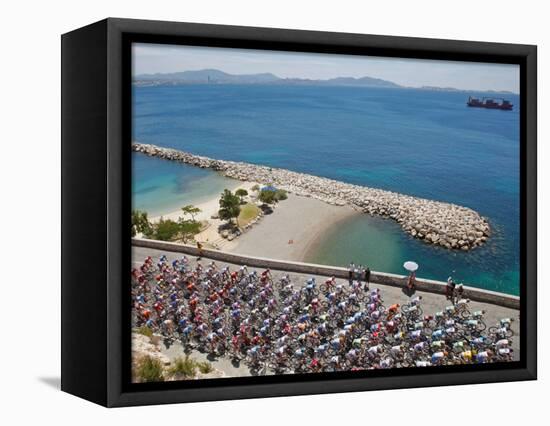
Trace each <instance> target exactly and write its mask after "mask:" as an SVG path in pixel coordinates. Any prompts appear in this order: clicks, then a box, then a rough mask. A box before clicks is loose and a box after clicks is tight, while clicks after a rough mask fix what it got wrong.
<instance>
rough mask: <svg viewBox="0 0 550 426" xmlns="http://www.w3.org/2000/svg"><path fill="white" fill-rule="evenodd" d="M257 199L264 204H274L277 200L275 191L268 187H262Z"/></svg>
mask: <svg viewBox="0 0 550 426" xmlns="http://www.w3.org/2000/svg"><path fill="white" fill-rule="evenodd" d="M258 199H259V200H260V201H261V202H262V203H265V204H275V203H276V202H277V201H278V200H277V192H276V191H272V190H269V189H262V190H261V191H260V195H259V196H258Z"/></svg>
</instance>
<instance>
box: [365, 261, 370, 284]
mask: <svg viewBox="0 0 550 426" xmlns="http://www.w3.org/2000/svg"><path fill="white" fill-rule="evenodd" d="M365 283H366V284H367V289H368V286H369V284H370V268H369V267H368V266H367V269H365Z"/></svg>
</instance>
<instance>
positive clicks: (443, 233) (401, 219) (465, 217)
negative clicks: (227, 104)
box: [132, 142, 491, 251]
mask: <svg viewBox="0 0 550 426" xmlns="http://www.w3.org/2000/svg"><path fill="white" fill-rule="evenodd" d="M132 149H133V150H134V151H136V152H140V153H143V154H146V155H149V156H154V157H159V158H164V159H167V160H172V161H179V162H181V163H185V164H190V165H193V166H197V167H201V168H210V169H213V170H216V171H218V172H220V173H221V174H223V175H224V176H227V177H230V178H233V179H238V180H241V181H249V182H258V183H259V184H272V185H275V186H277V187H278V188H281V189H284V190H286V191H288V192H291V193H294V194H296V195H299V196H304V197H312V198H316V199H318V200H321V201H324V202H326V203H328V204H334V205H342V206H343V205H349V206H352V207H354V208H355V209H357V210H360V211H362V212H364V213H368V214H370V215H378V216H382V217H384V218H391V219H393V220H395V221H396V222H398V223H399V224H400V226H401V228H402V229H403V230H404V231H405V232H407V233H408V234H410V235H411V236H413V237H414V238H418V239H420V240H422V241H424V242H426V243H428V244H434V245H438V246H441V247H444V248H447V249H456V250H464V251H468V250H472V249H474V248H476V247H478V246H480V245H482V244H483V243H485V242H486V241H487V239H488V237H489V235H490V232H491V231H490V226H489V223H488V221H487V219H486V218H484V217H482V216H481V215H480V214H479V213H477V212H476V211H474V210H472V209H470V208H467V207H462V206H458V205H456V204H450V203H444V202H440V201H433V200H427V199H423V198H417V197H413V196H410V195H405V194H400V193H397V192H391V191H384V190H381V189H375V188H369V187H366V186H360V185H352V184H349V183H344V182H340V181H336V180H332V179H328V178H323V177H319V176H313V175H308V174H304V173H297V172H293V171H290V170H285V169H278V168H272V167H266V166H258V165H255V164H249V163H241V162H234V161H225V160H215V159H212V158H208V157H203V156H199V155H193V154H190V153H187V152H183V151H179V150H175V149H171V148H162V147H159V146H155V145H149V144H141V143H137V142H134V143H133V144H132Z"/></svg>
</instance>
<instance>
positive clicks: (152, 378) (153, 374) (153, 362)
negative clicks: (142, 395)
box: [136, 356, 164, 382]
mask: <svg viewBox="0 0 550 426" xmlns="http://www.w3.org/2000/svg"><path fill="white" fill-rule="evenodd" d="M136 376H137V378H138V380H139V381H141V382H162V381H164V368H163V366H162V363H161V362H160V361H159V360H158V359H156V358H152V357H150V356H144V357H143V358H141V359H140V360H139V361H138V365H137V368H136Z"/></svg>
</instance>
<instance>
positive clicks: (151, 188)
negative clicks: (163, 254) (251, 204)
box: [132, 153, 235, 217]
mask: <svg viewBox="0 0 550 426" xmlns="http://www.w3.org/2000/svg"><path fill="white" fill-rule="evenodd" d="M132 163H133V185H132V208H133V209H137V210H143V211H146V212H147V213H148V214H149V217H154V216H160V215H163V214H167V213H170V212H173V211H176V210H178V209H180V208H181V207H183V206H185V205H187V204H199V203H201V202H205V201H208V200H209V199H211V198H212V197H213V196H215V195H217V194H220V193H221V192H222V191H223V190H224V188H232V187H233V186H234V185H235V181H234V180H232V179H228V178H225V177H223V176H221V175H219V174H218V173H215V172H212V171H210V170H205V169H201V168H198V167H193V166H189V165H186V164H180V163H175V162H173V161H168V160H162V159H159V158H154V157H147V156H145V155H142V154H138V153H132Z"/></svg>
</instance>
